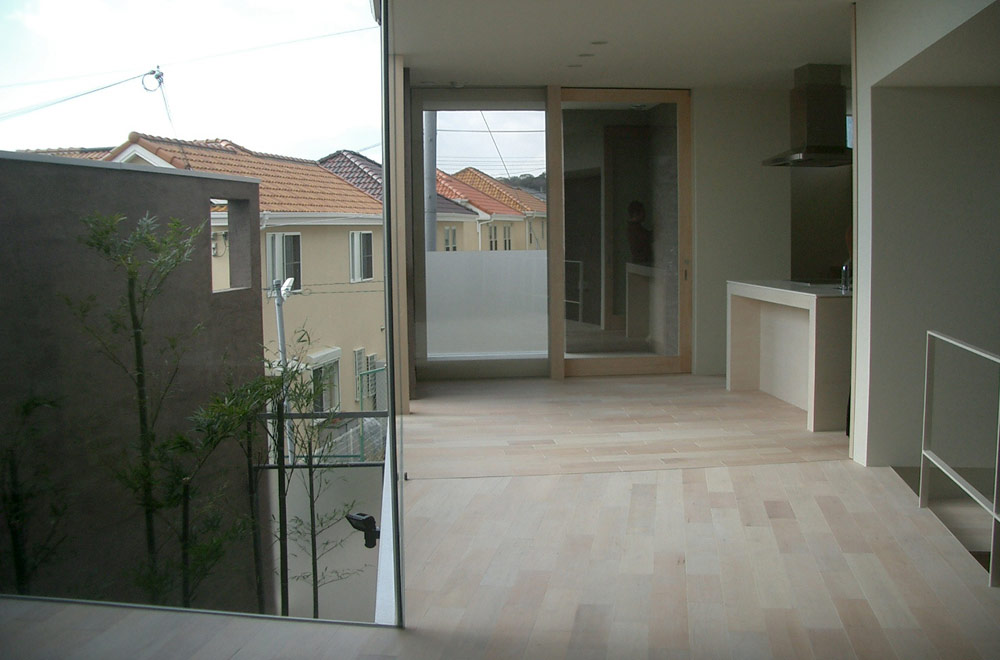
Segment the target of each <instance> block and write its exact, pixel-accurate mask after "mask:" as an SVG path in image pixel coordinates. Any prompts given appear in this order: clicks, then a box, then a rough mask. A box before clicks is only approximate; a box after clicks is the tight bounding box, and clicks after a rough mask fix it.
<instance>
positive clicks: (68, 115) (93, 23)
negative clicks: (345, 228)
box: [0, 0, 544, 176]
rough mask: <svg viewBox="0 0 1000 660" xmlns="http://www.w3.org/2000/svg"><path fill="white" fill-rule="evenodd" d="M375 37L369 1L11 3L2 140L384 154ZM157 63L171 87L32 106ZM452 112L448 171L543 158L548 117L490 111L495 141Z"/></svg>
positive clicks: (0, 31) (131, 88)
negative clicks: (155, 142) (154, 139)
mask: <svg viewBox="0 0 1000 660" xmlns="http://www.w3.org/2000/svg"><path fill="white" fill-rule="evenodd" d="M340 33H346V34H340ZM323 35H331V36H323ZM314 37H321V38H314ZM379 38H380V37H379V30H378V28H377V26H376V24H375V22H374V20H373V18H372V15H371V10H370V8H369V0H294V1H293V2H288V3H277V2H273V0H173V1H172V2H170V3H160V2H144V1H137V0H3V1H2V3H0V62H3V63H4V64H3V67H2V68H0V149H3V150H16V149H38V148H53V147H108V146H117V145H119V144H121V143H123V142H125V140H126V139H127V138H128V134H129V132H130V131H138V132H140V133H148V134H151V135H159V136H163V137H171V138H180V139H186V140H194V139H206V138H227V139H229V140H232V141H233V142H236V143H238V144H241V145H243V146H245V147H247V148H248V149H252V150H254V151H261V152H267V153H276V154H281V155H285V156H295V157H299V158H311V159H317V158H321V157H323V156H325V155H327V154H329V153H331V152H333V151H336V150H338V149H352V150H355V151H363V153H364V154H365V155H366V156H368V157H370V158H373V159H375V160H376V161H381V158H382V154H381V149H380V147H379V146H378V145H379V144H380V142H381V124H380V121H381V101H380V92H381V79H380V76H381V74H380V64H379V53H380V46H379ZM288 42H295V43H288ZM275 44H283V45H275ZM272 45H273V46H272ZM268 46H272V47H268ZM156 66H159V67H160V69H161V70H162V72H163V76H164V85H163V90H162V92H163V93H162V94H161V91H159V90H155V89H154V91H152V92H149V91H146V90H145V89H144V88H143V83H144V82H145V84H146V86H147V87H150V88H155V87H156V85H155V80H153V79H152V78H151V77H147V78H145V79H144V80H143V79H141V78H140V79H136V80H131V81H129V82H125V83H123V84H120V85H115V86H113V87H110V88H109V89H106V90H103V91H97V92H94V93H92V94H88V95H85V96H81V97H80V98H76V99H73V100H69V101H66V102H63V103H59V104H55V105H52V106H50V107H45V108H41V109H35V110H31V108H33V107H35V106H38V105H43V104H46V103H49V102H52V101H55V100H59V99H63V98H66V97H69V96H73V95H76V94H80V93H82V92H88V91H90V90H95V89H97V88H100V87H103V86H105V85H111V84H113V83H116V82H119V81H122V80H124V79H126V78H131V77H133V76H139V75H141V74H142V73H144V72H147V71H150V70H151V69H153V68H155V67H156ZM164 96H165V97H166V98H165V100H166V106H165V104H164ZM167 107H169V118H168V113H167ZM446 114H447V116H442V117H441V118H440V119H439V129H445V130H443V131H442V134H441V136H440V138H439V153H440V158H441V160H440V162H439V164H440V166H441V167H442V169H444V170H446V171H449V172H451V171H455V170H457V169H459V167H460V166H462V165H465V164H468V165H474V166H477V167H480V168H481V169H484V170H485V171H488V172H489V173H491V174H494V175H501V176H502V175H504V174H505V172H506V171H510V173H511V174H519V173H522V172H528V171H531V172H535V173H537V172H540V171H541V170H542V169H543V168H544V161H543V159H542V153H543V151H544V134H543V133H541V132H537V131H539V130H540V129H542V128H543V127H544V120H543V118H542V116H541V113H495V112H487V113H486V115H485V122H488V124H489V127H490V129H492V130H493V131H494V134H493V136H492V137H493V139H495V140H496V142H497V145H494V144H493V141H492V139H491V136H490V134H489V133H485V132H478V131H485V130H486V123H485V122H484V117H483V116H481V115H480V113H446ZM170 118H172V120H173V121H172V123H171V121H170ZM447 129H462V130H463V131H477V132H461V133H457V132H447ZM514 129H518V130H521V129H523V130H527V131H530V132H526V133H509V132H505V131H510V130H514ZM498 148H499V151H500V153H502V154H503V156H504V162H505V163H506V166H507V168H506V170H505V169H504V167H503V163H501V162H500V158H499V157H498Z"/></svg>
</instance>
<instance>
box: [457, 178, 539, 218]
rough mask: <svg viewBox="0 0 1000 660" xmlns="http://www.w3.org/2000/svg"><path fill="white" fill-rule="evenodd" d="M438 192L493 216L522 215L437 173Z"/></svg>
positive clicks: (492, 198) (463, 184)
mask: <svg viewBox="0 0 1000 660" xmlns="http://www.w3.org/2000/svg"><path fill="white" fill-rule="evenodd" d="M437 191H438V194H439V195H444V196H445V197H447V198H448V199H466V200H468V201H469V203H470V204H472V205H473V206H475V207H476V208H477V209H481V210H483V211H485V212H486V213H489V214H491V215H493V214H499V215H522V214H521V212H520V211H518V210H517V209H514V208H511V207H510V206H507V205H506V204H504V203H503V202H501V201H499V200H497V199H496V198H494V197H490V196H489V195H487V194H486V193H484V192H483V191H481V190H479V189H478V188H473V187H472V186H470V185H469V184H467V183H465V182H464V181H459V180H458V179H456V178H455V177H453V176H451V175H450V174H445V173H444V172H442V171H441V170H438V171H437Z"/></svg>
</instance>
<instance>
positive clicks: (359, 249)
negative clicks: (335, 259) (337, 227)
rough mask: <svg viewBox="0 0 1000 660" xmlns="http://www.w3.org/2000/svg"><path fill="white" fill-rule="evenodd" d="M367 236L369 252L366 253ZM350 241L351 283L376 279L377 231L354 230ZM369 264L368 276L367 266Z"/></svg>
mask: <svg viewBox="0 0 1000 660" xmlns="http://www.w3.org/2000/svg"><path fill="white" fill-rule="evenodd" d="M365 236H367V237H368V254H367V255H365ZM348 241H349V243H350V269H351V273H350V274H351V283H355V282H368V281H370V280H373V279H375V232H372V231H352V232H351V233H350V236H349V237H348ZM366 265H367V267H368V268H367V271H368V272H367V277H366V276H365V266H366Z"/></svg>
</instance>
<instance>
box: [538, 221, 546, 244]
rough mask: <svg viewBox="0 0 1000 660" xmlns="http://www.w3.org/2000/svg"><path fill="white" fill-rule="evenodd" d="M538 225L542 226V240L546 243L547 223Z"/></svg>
mask: <svg viewBox="0 0 1000 660" xmlns="http://www.w3.org/2000/svg"><path fill="white" fill-rule="evenodd" d="M538 224H539V225H541V228H542V240H543V241H544V240H545V223H544V222H540V223H538Z"/></svg>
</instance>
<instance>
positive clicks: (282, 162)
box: [106, 132, 382, 215]
mask: <svg viewBox="0 0 1000 660" xmlns="http://www.w3.org/2000/svg"><path fill="white" fill-rule="evenodd" d="M131 144H136V145H139V146H141V147H143V148H145V149H147V150H148V151H150V152H152V153H153V154H155V155H156V156H158V157H159V158H162V159H163V160H165V161H167V162H168V163H170V164H171V165H173V166H174V167H177V168H180V169H191V170H198V171H201V172H215V173H218V174H231V175H235V176H247V177H253V178H256V179H260V210H261V211H269V212H285V213H324V212H325V213H348V214H350V213H355V214H362V215H380V214H381V213H382V202H381V200H380V199H377V198H376V197H374V196H372V195H370V194H367V193H365V192H362V191H361V190H359V189H358V188H355V187H354V186H352V185H351V184H349V183H348V182H347V181H345V180H344V179H342V178H341V177H339V176H337V175H336V174H334V173H333V172H330V171H328V170H327V169H325V168H323V167H322V166H320V164H319V163H317V162H316V161H312V160H304V159H300V158H290V157H287V156H277V155H274V154H265V153H259V152H256V151H250V150H249V149H246V148H245V147H241V146H240V145H238V144H236V143H234V142H230V141H229V140H171V139H169V138H162V137H156V136H152V135H144V134H142V133H135V132H133V133H130V134H129V139H128V142H126V143H125V144H123V145H121V146H119V147H117V148H116V149H114V150H113V151H112V152H111V153H110V154H108V156H107V158H106V160H111V159H113V158H114V157H115V156H117V155H118V154H119V153H121V152H122V151H124V150H125V149H126V148H128V146H129V145H131Z"/></svg>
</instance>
